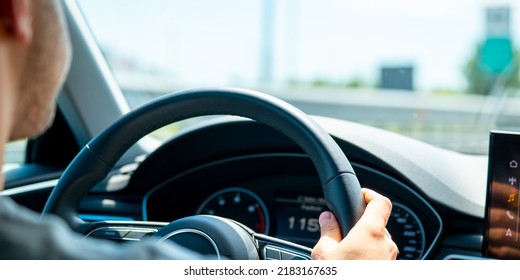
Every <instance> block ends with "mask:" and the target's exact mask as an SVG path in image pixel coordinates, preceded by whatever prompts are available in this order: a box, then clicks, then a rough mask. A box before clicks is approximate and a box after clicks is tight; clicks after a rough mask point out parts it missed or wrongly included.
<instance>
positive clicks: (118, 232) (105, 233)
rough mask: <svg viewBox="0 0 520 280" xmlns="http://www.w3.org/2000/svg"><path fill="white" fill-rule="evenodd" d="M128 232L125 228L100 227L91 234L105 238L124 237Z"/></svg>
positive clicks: (91, 235)
mask: <svg viewBox="0 0 520 280" xmlns="http://www.w3.org/2000/svg"><path fill="white" fill-rule="evenodd" d="M127 233H128V230H123V229H98V230H95V231H93V232H92V233H91V234H90V235H89V236H90V237H95V238H103V239H122V238H123V237H124V236H125V235H126V234H127Z"/></svg>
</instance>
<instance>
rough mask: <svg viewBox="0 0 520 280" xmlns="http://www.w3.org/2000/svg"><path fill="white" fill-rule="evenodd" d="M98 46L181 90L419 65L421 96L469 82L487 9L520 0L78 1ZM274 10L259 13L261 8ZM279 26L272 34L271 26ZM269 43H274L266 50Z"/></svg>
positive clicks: (517, 14) (367, 75) (342, 77)
mask: <svg viewBox="0 0 520 280" xmlns="http://www.w3.org/2000/svg"><path fill="white" fill-rule="evenodd" d="M79 3H80V5H81V8H82V10H83V12H84V14H85V16H86V18H87V21H88V22H89V24H90V26H91V28H92V30H93V32H94V34H95V37H96V39H97V41H98V42H99V43H100V45H101V46H102V47H103V48H104V49H105V50H106V51H107V52H110V53H112V55H117V56H118V57H124V58H126V59H128V60H130V61H132V64H135V65H136V66H135V67H136V68H139V69H144V70H146V69H148V70H150V69H155V70H157V69H159V70H161V71H162V73H166V75H170V76H171V77H173V79H175V81H179V82H182V83H184V84H194V85H206V84H223V85H235V84H237V85H243V84H248V83H254V82H256V81H257V80H258V78H259V77H260V76H261V73H262V70H261V69H265V67H264V68H262V67H263V66H262V65H264V66H265V65H268V64H266V60H265V59H262V57H263V56H262V55H263V54H265V53H269V51H272V57H273V60H272V64H271V67H267V68H268V69H270V71H271V77H272V80H273V81H275V82H282V83H283V82H286V81H287V80H299V81H312V80H317V79H321V80H328V81H331V82H346V81H348V80H352V79H362V80H365V81H367V82H369V83H375V82H377V80H378V75H379V69H380V68H381V67H382V66H413V67H414V71H415V86H416V88H417V89H418V90H426V91H427V90H435V89H455V90H462V89H463V88H464V87H465V86H466V85H465V80H464V76H463V74H462V70H463V67H464V64H465V63H466V61H467V60H468V59H469V58H470V57H471V55H472V53H473V52H474V50H475V47H476V44H478V43H479V42H482V41H483V40H484V39H485V37H486V34H485V8H486V7H489V6H503V5H507V6H509V7H511V27H512V28H511V34H512V39H513V40H514V42H515V44H516V45H517V48H520V28H518V27H520V1H515V0H457V1H453V0H421V1H416V0H391V1H390V0H379V1H378V0H343V1H342V0H320V1H316V0H220V1H215V0H190V1H185V0H182V1H181V0H173V1H172V0H111V1H105V0H80V1H79ZM266 3H271V6H268V7H271V8H272V9H271V10H270V11H271V12H270V13H268V15H267V16H262V7H265V6H264V5H266ZM266 23H270V24H272V25H273V29H272V30H271V32H265V30H266V26H268V24H266ZM268 42H272V47H268V46H269V44H268Z"/></svg>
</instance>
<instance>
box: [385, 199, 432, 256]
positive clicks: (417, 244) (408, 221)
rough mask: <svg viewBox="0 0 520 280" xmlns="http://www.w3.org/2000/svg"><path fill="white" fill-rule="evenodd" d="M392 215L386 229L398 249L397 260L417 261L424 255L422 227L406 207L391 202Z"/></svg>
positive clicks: (424, 242)
mask: <svg viewBox="0 0 520 280" xmlns="http://www.w3.org/2000/svg"><path fill="white" fill-rule="evenodd" d="M392 204H393V207H392V214H391V215H390V218H389V219H388V224H387V228H388V231H389V232H390V234H391V235H392V240H393V241H394V242H395V244H397V247H398V248H399V255H398V256H397V259H399V260H417V259H420V258H421V257H422V256H423V254H424V248H425V244H426V240H425V239H426V237H425V232H424V228H423V225H422V223H421V221H420V220H419V218H418V217H417V215H416V214H415V213H414V212H413V211H412V210H411V209H410V208H408V207H406V206H404V205H402V204H400V203H398V202H392Z"/></svg>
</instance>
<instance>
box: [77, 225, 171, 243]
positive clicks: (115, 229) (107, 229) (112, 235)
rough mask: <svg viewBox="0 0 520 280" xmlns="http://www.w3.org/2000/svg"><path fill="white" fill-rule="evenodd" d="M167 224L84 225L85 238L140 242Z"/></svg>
mask: <svg viewBox="0 0 520 280" xmlns="http://www.w3.org/2000/svg"><path fill="white" fill-rule="evenodd" d="M166 225H167V223H158V222H126V221H125V222H120V221H103V222H91V223H86V224H85V226H84V227H83V228H84V232H83V234H84V235H85V238H98V239H108V240H112V241H116V242H123V241H141V240H142V239H144V238H147V237H151V236H153V235H154V234H156V233H157V232H158V231H159V230H160V229H161V228H163V227H164V226H166Z"/></svg>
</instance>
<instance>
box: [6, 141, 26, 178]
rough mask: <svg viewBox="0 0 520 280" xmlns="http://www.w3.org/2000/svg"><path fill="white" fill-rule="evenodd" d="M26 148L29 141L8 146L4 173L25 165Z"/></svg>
mask: <svg viewBox="0 0 520 280" xmlns="http://www.w3.org/2000/svg"><path fill="white" fill-rule="evenodd" d="M26 146H27V139H22V140H18V141H13V142H10V143H8V144H7V147H6V153H5V155H6V156H5V163H4V166H3V168H2V170H3V171H7V170H9V169H12V168H15V167H17V166H19V165H20V164H23V163H24V161H25V150H26Z"/></svg>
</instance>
